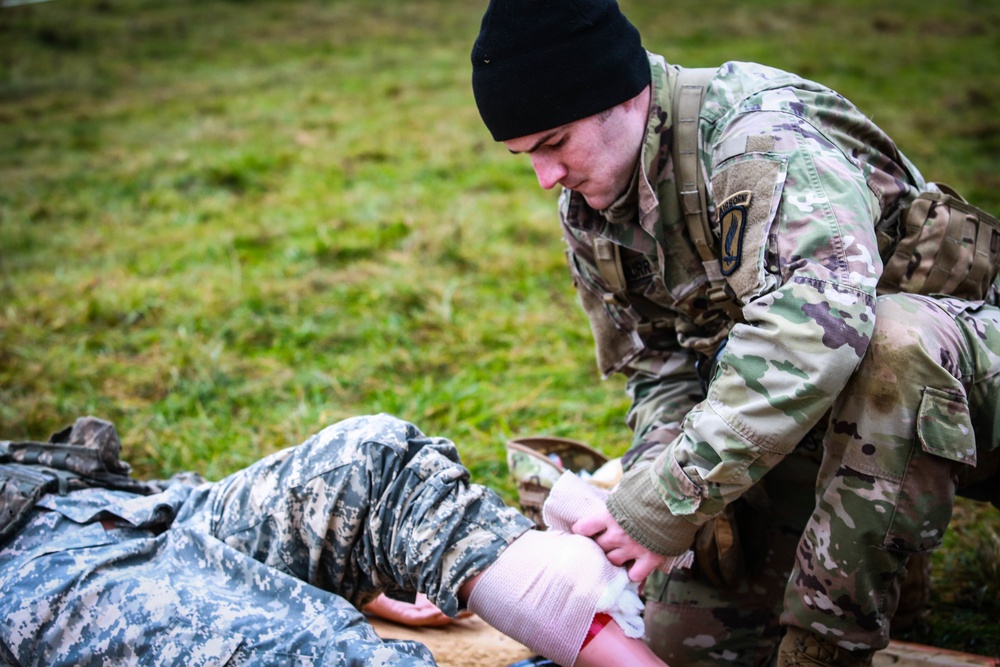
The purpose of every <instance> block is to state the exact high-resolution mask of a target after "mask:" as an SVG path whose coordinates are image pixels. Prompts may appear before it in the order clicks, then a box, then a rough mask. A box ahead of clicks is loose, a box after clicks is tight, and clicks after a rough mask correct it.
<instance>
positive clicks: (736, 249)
mask: <svg viewBox="0 0 1000 667" xmlns="http://www.w3.org/2000/svg"><path fill="white" fill-rule="evenodd" d="M752 196H753V192H751V191H750V190H743V191H742V192H737V193H735V194H732V195H730V196H728V197H726V199H725V200H724V201H723V202H722V203H721V204H719V207H718V212H719V214H718V215H719V228H720V231H721V233H722V239H721V240H722V256H721V257H720V258H719V263H720V264H721V265H722V275H724V276H730V275H732V274H733V271H735V270H736V269H738V268H740V260H741V257H742V255H743V230H744V229H745V228H746V221H747V211H748V210H749V209H750V198H751V197H752Z"/></svg>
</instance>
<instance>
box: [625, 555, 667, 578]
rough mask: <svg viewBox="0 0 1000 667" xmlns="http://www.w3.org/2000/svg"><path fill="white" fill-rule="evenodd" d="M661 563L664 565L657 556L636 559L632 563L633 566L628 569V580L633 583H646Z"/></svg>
mask: <svg viewBox="0 0 1000 667" xmlns="http://www.w3.org/2000/svg"><path fill="white" fill-rule="evenodd" d="M660 563H662V559H661V558H659V557H656V556H653V557H649V556H642V557H640V558H636V559H635V560H634V561H633V562H632V565H631V566H630V567H628V568H627V570H628V578H629V579H631V580H632V581H645V580H646V577H648V576H649V575H650V574H652V573H653V570H655V569H656V568H657V567H658V566H659V565H660Z"/></svg>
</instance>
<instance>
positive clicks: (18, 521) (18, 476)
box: [0, 464, 59, 548]
mask: <svg viewBox="0 0 1000 667" xmlns="http://www.w3.org/2000/svg"><path fill="white" fill-rule="evenodd" d="M57 488H59V479H58V477H56V476H55V475H53V474H47V473H45V472H42V471H40V470H32V469H30V468H27V467H25V466H12V465H4V464H0V548H2V547H3V545H5V544H6V543H7V541H8V540H9V539H10V538H12V537H13V536H14V534H15V533H16V532H17V531H18V530H20V529H21V527H22V526H23V525H24V524H25V523H26V522H27V521H28V518H29V516H30V515H31V510H32V509H34V507H35V505H37V504H38V499H39V498H41V497H42V496H43V495H44V494H46V493H49V492H50V491H54V490H56V489H57Z"/></svg>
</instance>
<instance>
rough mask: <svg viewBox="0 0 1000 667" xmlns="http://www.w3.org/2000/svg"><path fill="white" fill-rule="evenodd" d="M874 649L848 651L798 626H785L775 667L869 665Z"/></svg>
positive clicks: (866, 666) (850, 666) (863, 666)
mask: <svg viewBox="0 0 1000 667" xmlns="http://www.w3.org/2000/svg"><path fill="white" fill-rule="evenodd" d="M874 653H875V652H874V651H848V650H847V649H844V648H840V647H839V646H837V645H836V644H832V643H830V642H828V641H826V640H825V639H823V638H821V637H818V636H816V635H814V634H813V633H811V632H806V631H805V630H801V629H799V628H792V627H788V628H785V638H784V639H782V640H781V645H780V646H779V647H778V660H777V667H871V664H872V655H873V654H874Z"/></svg>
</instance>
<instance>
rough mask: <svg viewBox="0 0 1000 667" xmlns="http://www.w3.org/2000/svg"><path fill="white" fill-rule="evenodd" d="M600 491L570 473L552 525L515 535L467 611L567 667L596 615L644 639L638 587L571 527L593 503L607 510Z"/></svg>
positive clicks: (553, 500)
mask: <svg viewBox="0 0 1000 667" xmlns="http://www.w3.org/2000/svg"><path fill="white" fill-rule="evenodd" d="M571 480H576V483H574V482H573V481H571ZM577 483H578V484H577ZM589 489H592V490H593V491H594V492H597V495H594V494H593V493H591V491H590V490H589ZM601 493H602V492H600V491H599V490H598V489H596V488H594V487H591V486H590V485H589V484H587V483H586V482H583V481H582V480H580V479H579V478H577V477H576V476H575V475H572V474H570V473H567V474H564V475H563V477H561V478H560V479H559V481H558V482H557V483H556V485H555V486H554V487H553V489H552V492H551V493H550V495H549V498H548V500H547V501H546V503H545V507H544V508H543V510H542V511H543V515H544V518H545V522H546V524H548V526H549V530H547V531H544V532H542V531H537V530H530V531H528V532H527V533H525V534H524V535H522V536H521V537H519V538H518V539H517V540H515V541H514V543H513V544H511V545H510V546H509V547H507V549H506V551H504V552H503V553H502V554H501V555H500V557H499V558H498V559H497V560H496V561H495V562H494V563H493V564H492V565H491V566H490V567H489V568H487V569H486V570H485V571H484V572H483V574H482V575H481V576H480V578H479V581H477V582H476V585H475V588H473V589H472V594H471V595H470V596H469V609H471V610H472V611H474V612H475V613H476V614H478V615H479V616H480V618H482V619H483V620H484V621H486V622H487V623H489V624H490V625H492V626H493V627H495V628H496V629H497V630H499V631H500V632H503V633H504V634H505V635H508V636H509V637H513V638H514V639H516V640H517V641H519V642H521V643H522V644H524V645H525V646H527V647H528V648H530V649H531V650H533V651H536V652H538V653H540V654H541V655H544V656H545V657H547V658H549V659H550V660H553V661H555V662H556V663H557V664H559V665H563V666H564V667H572V665H573V664H574V663H575V662H576V657H577V654H578V653H579V652H580V647H581V645H582V644H583V640H584V638H585V637H586V635H587V631H588V630H589V629H590V623H591V621H593V619H594V616H595V615H596V614H598V613H606V614H608V615H609V616H611V617H612V618H614V619H615V621H616V622H617V623H618V625H619V626H620V627H621V628H622V630H623V631H624V632H625V634H626V635H628V636H630V637H639V636H642V631H643V625H642V619H641V617H640V614H641V612H642V602H641V600H640V599H639V596H638V584H636V583H634V582H631V581H629V579H628V574H627V573H626V571H625V569H624V568H621V567H616V566H615V565H612V564H611V563H610V562H609V561H608V559H607V558H606V557H605V555H604V552H603V551H602V550H601V548H600V547H599V546H598V545H597V543H596V542H594V541H593V540H591V539H590V538H588V537H583V536H581V535H574V534H572V533H571V532H569V528H570V526H571V525H572V523H573V521H575V518H572V517H571V515H573V514H575V515H576V518H580V517H582V516H584V514H585V513H586V512H587V511H588V509H589V510H593V508H594V505H593V503H595V502H596V503H598V505H599V506H601V507H603V500H602V496H601V495H600V494H601ZM550 505H551V507H550Z"/></svg>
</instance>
